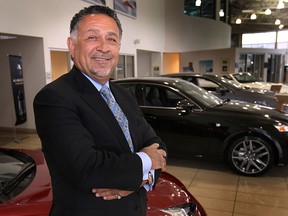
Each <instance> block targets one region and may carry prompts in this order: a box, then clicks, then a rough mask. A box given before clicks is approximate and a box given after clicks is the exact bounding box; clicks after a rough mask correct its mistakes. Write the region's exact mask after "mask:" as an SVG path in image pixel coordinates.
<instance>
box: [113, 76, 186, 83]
mask: <svg viewBox="0 0 288 216" xmlns="http://www.w3.org/2000/svg"><path fill="white" fill-rule="evenodd" d="M175 80H177V82H187V81H185V80H182V79H179V78H172V77H160V76H159V77H152V76H151V77H127V78H122V79H117V80H112V82H153V83H158V84H165V83H169V84H172V83H174V82H175Z"/></svg>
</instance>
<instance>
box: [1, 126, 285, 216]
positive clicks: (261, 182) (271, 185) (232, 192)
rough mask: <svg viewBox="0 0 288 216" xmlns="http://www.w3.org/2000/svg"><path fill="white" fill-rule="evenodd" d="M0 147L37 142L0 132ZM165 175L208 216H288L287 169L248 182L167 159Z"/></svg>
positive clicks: (216, 167)
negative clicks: (181, 186)
mask: <svg viewBox="0 0 288 216" xmlns="http://www.w3.org/2000/svg"><path fill="white" fill-rule="evenodd" d="M15 138H17V139H16V141H20V142H19V143H17V142H15V141H14V140H15ZM1 145H2V146H5V145H9V146H12V147H13V146H15V147H19V146H22V145H23V146H29V147H30V148H34V147H35V146H39V145H40V141H39V138H38V136H37V135H36V134H33V133H31V134H19V133H18V134H16V133H15V132H9V133H7V132H5V133H3V132H1V131H0V146H1ZM167 171H168V172H170V173H171V174H173V175H175V176H176V177H177V178H179V179H180V180H181V181H182V182H183V183H184V185H185V186H186V187H187V188H188V190H189V191H190V192H191V193H192V194H193V195H194V196H195V197H196V198H197V199H198V200H199V201H200V203H201V204H202V205H203V206H204V208H205V209H206V211H207V213H208V216H288V167H273V169H272V170H271V171H270V172H268V173H267V174H266V175H264V176H261V177H254V178H252V177H244V176H239V175H236V174H234V173H232V172H231V171H230V170H229V169H228V167H227V166H226V165H225V164H224V163H222V162H214V161H213V162H209V161H204V160H179V159H177V160H176V159H169V160H168V166H167Z"/></svg>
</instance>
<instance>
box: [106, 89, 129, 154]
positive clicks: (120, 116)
mask: <svg viewBox="0 0 288 216" xmlns="http://www.w3.org/2000/svg"><path fill="white" fill-rule="evenodd" d="M100 93H101V95H102V96H103V98H104V100H105V101H106V103H107V104H108V106H109V108H110V109H111V111H112V113H113V114H114V116H115V118H116V119H117V121H118V123H119V125H120V127H121V129H122V131H123V133H124V135H125V137H126V140H127V142H128V144H129V147H130V149H131V151H132V152H134V147H133V143H132V139H131V135H130V131H129V126H128V120H127V118H126V116H125V114H124V113H123V111H122V110H121V108H120V106H119V105H118V103H117V102H116V100H115V99H114V97H113V96H112V93H111V91H110V89H109V88H108V87H107V86H106V85H103V86H102V88H101V89H100Z"/></svg>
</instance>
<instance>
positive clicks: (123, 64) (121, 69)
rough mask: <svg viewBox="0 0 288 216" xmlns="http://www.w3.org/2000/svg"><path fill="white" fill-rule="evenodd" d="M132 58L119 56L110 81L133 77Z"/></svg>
mask: <svg viewBox="0 0 288 216" xmlns="http://www.w3.org/2000/svg"><path fill="white" fill-rule="evenodd" d="M134 75H135V70H134V56H132V55H119V61H118V64H117V68H116V73H114V74H113V76H112V79H122V78H125V77H134Z"/></svg>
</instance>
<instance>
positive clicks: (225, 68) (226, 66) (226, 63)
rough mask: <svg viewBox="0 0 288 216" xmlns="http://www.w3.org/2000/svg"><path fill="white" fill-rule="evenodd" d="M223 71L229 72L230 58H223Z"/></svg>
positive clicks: (224, 72)
mask: <svg viewBox="0 0 288 216" xmlns="http://www.w3.org/2000/svg"><path fill="white" fill-rule="evenodd" d="M221 65H222V73H223V74H227V73H229V59H222V62H221Z"/></svg>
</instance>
